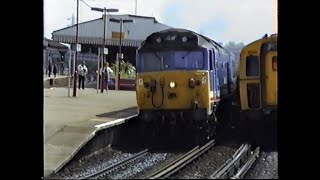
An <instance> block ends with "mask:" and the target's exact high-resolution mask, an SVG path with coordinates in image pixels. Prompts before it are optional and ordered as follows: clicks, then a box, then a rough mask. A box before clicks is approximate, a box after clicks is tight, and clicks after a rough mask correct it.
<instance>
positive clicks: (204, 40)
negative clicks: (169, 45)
mask: <svg viewBox="0 0 320 180" xmlns="http://www.w3.org/2000/svg"><path fill="white" fill-rule="evenodd" d="M181 33H183V34H186V35H189V36H192V35H194V36H195V37H197V39H198V46H199V47H206V48H215V49H218V50H223V51H225V52H226V53H229V54H232V53H231V52H229V51H228V50H227V49H225V48H224V47H223V46H221V45H220V44H219V43H217V42H215V41H214V40H212V39H210V38H208V37H206V36H204V35H201V34H198V33H196V32H194V31H191V30H187V29H181V28H169V29H166V30H162V31H159V32H155V33H152V34H151V35H149V36H148V37H147V39H146V41H144V42H143V43H142V44H141V46H140V48H143V46H144V44H146V42H148V41H150V40H151V39H154V38H155V37H157V36H159V35H160V36H161V35H162V34H172V35H173V34H181ZM140 48H139V49H140Z"/></svg>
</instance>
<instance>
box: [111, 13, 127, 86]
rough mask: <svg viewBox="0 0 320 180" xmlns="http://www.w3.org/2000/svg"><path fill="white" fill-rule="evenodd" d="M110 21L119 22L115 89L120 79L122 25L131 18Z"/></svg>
mask: <svg viewBox="0 0 320 180" xmlns="http://www.w3.org/2000/svg"><path fill="white" fill-rule="evenodd" d="M110 21H111V22H116V23H120V38H119V55H118V56H117V58H116V83H115V89H116V90H119V88H120V87H119V80H120V73H119V59H123V56H122V54H121V46H122V41H121V40H122V25H123V23H132V22H133V20H132V19H122V18H121V19H114V18H110Z"/></svg>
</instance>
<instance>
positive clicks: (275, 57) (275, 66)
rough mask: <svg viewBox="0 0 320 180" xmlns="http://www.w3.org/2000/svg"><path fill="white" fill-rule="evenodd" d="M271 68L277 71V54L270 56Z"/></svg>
mask: <svg viewBox="0 0 320 180" xmlns="http://www.w3.org/2000/svg"><path fill="white" fill-rule="evenodd" d="M272 70H273V71H278V63H277V56H273V57H272Z"/></svg>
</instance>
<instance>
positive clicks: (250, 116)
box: [234, 34, 278, 142]
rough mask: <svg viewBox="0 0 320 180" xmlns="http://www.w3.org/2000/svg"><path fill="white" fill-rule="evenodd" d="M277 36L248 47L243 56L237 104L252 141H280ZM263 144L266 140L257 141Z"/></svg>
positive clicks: (241, 122) (266, 37) (241, 119)
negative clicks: (277, 127)
mask: <svg viewBox="0 0 320 180" xmlns="http://www.w3.org/2000/svg"><path fill="white" fill-rule="evenodd" d="M277 38H278V35H277V34H273V35H271V36H268V35H265V36H264V37H263V38H261V39H258V40H256V41H254V42H252V43H250V44H248V45H246V46H245V47H244V48H243V49H242V51H241V54H240V66H239V78H238V83H237V93H236V95H237V96H236V98H235V99H234V102H235V103H234V104H236V105H237V106H238V108H237V109H238V111H239V112H240V113H239V116H240V117H239V123H240V126H241V127H242V128H241V129H244V131H242V132H245V133H246V134H247V135H246V136H249V138H251V139H252V138H256V137H258V134H260V135H262V136H273V139H274V140H276V134H277V129H276V123H277V107H278V63H277V57H278V50H277ZM254 141H255V142H260V141H262V140H257V139H255V140H254Z"/></svg>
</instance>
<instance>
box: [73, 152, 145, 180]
mask: <svg viewBox="0 0 320 180" xmlns="http://www.w3.org/2000/svg"><path fill="white" fill-rule="evenodd" d="M148 151H149V150H148V149H145V150H143V151H140V152H138V153H136V154H134V155H132V156H130V157H128V158H126V159H124V160H122V161H119V162H117V163H115V164H112V165H110V166H108V167H106V168H104V169H102V170H100V171H98V172H95V173H93V174H89V175H87V176H84V177H81V178H79V179H96V178H99V177H102V176H104V175H106V174H109V173H111V172H113V171H115V170H117V169H119V168H121V167H123V166H124V165H126V164H128V163H130V162H133V161H135V160H137V159H139V158H141V157H143V156H145V155H146V154H147V153H148Z"/></svg>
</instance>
